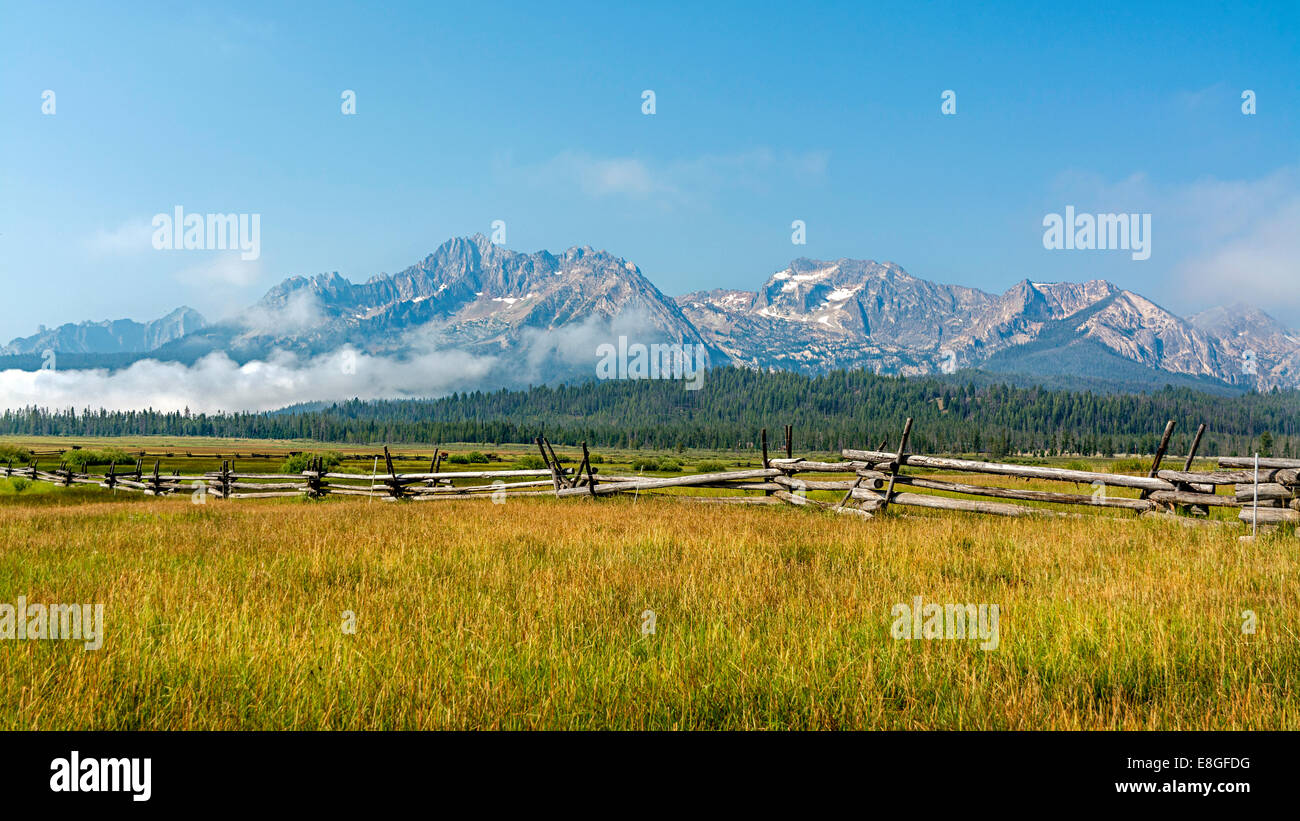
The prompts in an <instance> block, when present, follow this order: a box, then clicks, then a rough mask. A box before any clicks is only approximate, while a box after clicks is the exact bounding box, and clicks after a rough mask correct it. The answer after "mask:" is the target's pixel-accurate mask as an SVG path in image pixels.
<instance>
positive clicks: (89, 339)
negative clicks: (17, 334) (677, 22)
mask: <svg viewBox="0 0 1300 821" xmlns="http://www.w3.org/2000/svg"><path fill="white" fill-rule="evenodd" d="M203 326H204V319H203V316H202V315H201V314H200V313H199V312H198V311H196V310H194V309H193V308H188V307H184V306H182V307H180V308H177V309H176V310H174V311H172V312H171V313H169V314H167V315H166V316H164V317H161V318H160V319H155V320H153V321H152V322H143V323H142V322H136V321H134V320H131V319H116V320H107V319H106V320H104V321H102V322H78V323H72V322H69V323H67V324H65V325H60V326H59V327H57V328H53V329H48V330H47V329H45V328H42V329H41V330H39V331H38V332H37V333H35V334H33V335H32V336H28V337H22V338H19V339H14V340H12V341H11V342H10V343H9V344H8V345H5V346H4V347H2V348H0V356H20V355H23V354H40V353H42V352H43V351H46V350H52V351H54V352H55V353H78V354H121V353H146V352H149V351H153V350H156V349H157V348H159V347H161V346H163V345H165V344H167V343H168V342H170V341H172V340H174V339H179V338H181V337H182V336H185V335H186V334H188V333H193V332H194V331H197V330H199V329H201V328H202V327H203Z"/></svg>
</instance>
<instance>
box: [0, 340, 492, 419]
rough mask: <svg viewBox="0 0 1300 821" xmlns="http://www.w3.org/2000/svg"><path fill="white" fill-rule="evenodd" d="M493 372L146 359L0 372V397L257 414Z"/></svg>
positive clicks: (417, 365) (288, 357) (418, 365)
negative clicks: (118, 366)
mask: <svg viewBox="0 0 1300 821" xmlns="http://www.w3.org/2000/svg"><path fill="white" fill-rule="evenodd" d="M494 365H495V362H494V360H493V358H491V357H475V356H472V355H470V354H466V353H462V352H459V351H444V352H440V353H439V354H436V355H424V356H418V357H413V358H411V359H410V360H407V361H397V360H395V359H391V358H386V357H374V356H368V355H366V354H364V353H357V352H355V351H352V350H350V349H341V350H338V351H334V352H332V353H329V354H324V355H321V356H317V357H312V358H301V357H297V356H295V355H293V354H289V353H283V352H277V353H275V354H273V355H272V356H270V357H268V358H267V359H266V360H265V361H254V362H248V363H246V364H244V365H240V364H238V363H236V362H235V361H234V360H232V359H231V358H230V357H228V356H227V355H226V354H225V353H221V352H218V353H213V354H209V355H208V356H205V357H203V358H202V359H200V360H199V361H198V362H196V363H194V365H192V366H190V365H183V364H181V363H178V362H159V361H157V360H153V359H147V360H142V361H140V362H136V363H135V364H133V365H131V366H130V367H128V368H124V369H122V370H119V371H116V372H111V373H110V372H109V371H107V370H64V371H59V370H52V371H50V370H45V371H17V370H8V371H0V395H3V397H4V399H3V403H4V407H6V408H21V407H28V406H32V405H36V406H40V407H48V408H66V407H78V408H81V407H85V406H87V405H89V406H91V407H93V408H101V407H102V408H106V409H108V410H140V409H144V408H153V409H154V410H164V411H178V410H183V409H184V408H189V409H190V410H191V411H195V412H206V413H213V412H216V411H223V410H224V411H240V410H244V411H264V410H275V409H276V408H282V407H284V406H286V405H292V404H295V403H298V402H311V401H316V400H342V399H351V398H353V397H358V398H361V399H382V398H411V397H426V396H439V395H442V394H445V393H448V392H450V391H451V390H454V389H455V388H456V387H459V386H461V385H463V384H465V383H466V382H467V381H472V380H474V379H475V378H476V377H480V378H481V377H482V376H484V375H486V374H487V373H488V372H489V371H490V370H491V369H492V368H493V366H494Z"/></svg>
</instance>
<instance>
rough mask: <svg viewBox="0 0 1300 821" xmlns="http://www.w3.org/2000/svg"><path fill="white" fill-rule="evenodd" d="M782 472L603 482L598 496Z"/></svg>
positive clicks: (566, 491) (568, 492)
mask: <svg viewBox="0 0 1300 821" xmlns="http://www.w3.org/2000/svg"><path fill="white" fill-rule="evenodd" d="M780 475H781V471H779V470H777V469H776V468H770V469H768V470H736V471H730V472H727V473H698V474H696V475H694V476H674V477H667V478H664V479H641V480H639V481H636V482H603V483H601V484H598V485H596V487H595V491H596V494H597V495H604V494H606V493H623V492H627V491H634V490H656V489H659V488H668V487H689V486H691V485H707V484H709V483H710V482H724V481H727V480H729V479H770V478H773V477H776V476H780ZM578 494H581V495H584V496H585V495H587V489H586V488H581V487H574V488H561V489H560V490H558V491H556V495H557V496H574V495H578Z"/></svg>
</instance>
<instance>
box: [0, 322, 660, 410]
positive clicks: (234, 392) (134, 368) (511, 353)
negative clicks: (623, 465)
mask: <svg viewBox="0 0 1300 821" xmlns="http://www.w3.org/2000/svg"><path fill="white" fill-rule="evenodd" d="M290 304H291V305H292V304H293V301H292V300H291V301H290ZM301 310H302V311H303V313H302V316H304V317H306V316H308V315H309V312H310V311H311V310H312V306H311V303H310V302H307V301H304V302H302V303H301ZM286 313H288V314H292V310H289V311H286V312H278V313H274V314H272V313H267V314H266V315H265V316H263V317H261V319H265V320H266V321H275V319H276V318H279V319H281V320H283V317H284V315H285V314H286ZM253 319H257V317H253ZM281 330H282V331H283V327H281ZM439 331H440V329H439V328H437V327H436V326H425V327H423V328H419V329H416V330H415V331H413V332H412V334H411V335H409V336H408V338H407V340H406V342H407V344H406V345H405V346H404V348H405V350H407V351H409V352H410V353H408V354H407V355H405V356H401V357H398V356H377V355H372V354H368V353H364V352H361V351H358V350H355V349H353V348H351V347H342V348H339V349H338V350H334V351H331V352H330V353H326V354H320V355H318V356H310V357H308V356H299V355H296V354H293V353H288V352H284V351H276V352H274V353H273V354H271V355H270V356H268V357H267V358H266V359H265V360H257V361H252V362H248V363H245V364H243V365H240V364H239V363H237V362H235V361H234V360H232V359H231V358H230V357H229V356H227V355H226V354H225V353H224V352H217V353H212V354H209V355H208V356H205V357H203V358H202V359H200V360H198V361H197V362H195V363H194V364H193V365H184V364H181V363H178V362H160V361H157V360H152V359H149V360H142V361H139V362H136V363H134V364H132V365H131V366H130V367H127V368H123V369H121V370H118V371H114V372H110V371H108V370H42V371H19V370H7V371H0V409H6V408H8V409H13V408H23V407H29V406H33V405H34V406H38V407H45V408H68V407H75V408H78V409H82V408H86V407H90V408H94V409H98V408H101V407H102V408H105V409H108V410H140V409H144V408H153V409H154V410H162V411H180V410H184V409H185V408H188V409H190V410H191V411H193V412H196V413H198V412H204V413H214V412H218V411H267V410H276V409H278V408H283V407H285V406H288V405H293V404H298V403H302V402H316V401H342V400H346V399H352V398H360V399H413V398H429V397H438V396H443V395H446V394H448V393H451V392H452V391H463V390H475V389H491V388H498V387H523V386H526V385H529V384H541V383H544V382H548V381H551V380H553V379H556V378H565V377H568V378H573V377H578V378H582V377H587V378H590V377H594V376H595V373H596V372H595V366H596V362H597V360H598V358H599V357H598V354H597V348H598V347H599V346H600V345H601V344H603V343H611V342H614V341H616V340H617V338H618V337H619V335H623V336H628V337H630V338H632V339H633V340H635V341H641V342H644V343H647V344H648V343H651V342H665V341H674V340H670V339H669V338H668V336H667V335H666V334H665V333H664V332H662V331H658V330H656V329H655V323H654V322H653V321H652V320H651V318H650V317H649V315H648V314H647V313H645V312H644V311H638V310H631V311H627V312H624V313H623V314H620V315H619V316H617V317H614V318H613V319H608V318H603V317H591V318H588V319H587V320H584V321H583V322H581V323H577V324H575V325H570V326H566V327H563V328H555V329H543V328H531V329H526V330H525V331H523V332H522V333H521V334H520V337H519V341H518V342H517V343H516V344H513V345H510V346H508V347H502V348H499V349H497V350H494V351H492V352H486V351H485V352H478V353H471V352H469V351H466V350H460V349H457V348H454V347H449V346H441V347H440V345H441V344H442V343H443V342H444V340H441V339H440V338H439Z"/></svg>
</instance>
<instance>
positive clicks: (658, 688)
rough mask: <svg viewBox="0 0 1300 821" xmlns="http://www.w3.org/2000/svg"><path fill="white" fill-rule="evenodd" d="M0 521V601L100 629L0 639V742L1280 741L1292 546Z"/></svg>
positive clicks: (485, 507) (184, 516) (292, 507)
mask: <svg viewBox="0 0 1300 821" xmlns="http://www.w3.org/2000/svg"><path fill="white" fill-rule="evenodd" d="M7 498H8V499H9V501H6V502H5V503H4V504H3V505H0V602H10V603H12V602H13V601H14V599H15V597H16V596H18V595H25V596H26V597H27V599H28V601H30V602H89V603H94V602H99V603H103V604H104V605H105V608H104V609H105V632H106V634H107V635H106V638H105V641H104V645H103V648H102V649H100V650H98V651H93V652H88V651H85V650H83V649H82V646H81V644H80V643H78V642H58V641H0V668H3V670H4V675H3V676H0V729H28V728H32V729H36V728H39V729H92V728H93V729H235V728H244V729H254V728H257V729H265V728H292V729H325V728H344V729H369V728H421V729H431V728H512V729H513V728H566V729H596V728H602V729H603V728H618V729H668V728H675V729H701V728H709V729H721V728H748V729H754V728H768V729H778V728H798V729H847V728H872V729H884V728H901V729H912V728H948V729H1055V728H1060V729H1084V728H1142V729H1219V728H1287V729H1297V728H1300V699H1298V698H1297V697H1298V695H1300V687H1298V685H1300V643H1298V642H1297V637H1296V624H1297V621H1298V618H1297V617H1298V616H1300V604H1298V603H1297V596H1296V586H1295V579H1296V578H1297V571H1300V566H1298V565H1300V558H1298V555H1297V551H1296V549H1295V542H1294V539H1293V538H1289V539H1288V538H1279V537H1273V538H1271V539H1262V540H1261V541H1259V542H1256V543H1253V544H1246V543H1242V542H1239V541H1238V540H1237V533H1238V530H1236V529H1233V528H1222V529H1220V528H1205V529H1190V528H1183V527H1179V526H1177V525H1170V524H1167V523H1163V522H1152V521H1147V520H1139V519H1136V518H1125V519H1119V520H1116V519H1109V518H1101V517H1090V518H1087V519H1079V520H1068V521H1052V522H1043V521H1028V520H1004V519H993V518H988V519H985V518H977V517H974V516H969V515H947V514H938V515H919V516H908V517H895V516H885V517H878V518H876V519H874V520H871V521H859V520H856V519H847V518H845V517H838V516H833V515H828V514H824V513H819V512H816V511H811V510H797V509H792V508H774V509H769V508H744V507H740V508H736V507H727V508H723V509H719V508H715V507H713V506H707V505H698V504H692V503H690V502H687V501H684V500H673V499H654V498H646V497H642V498H640V499H639V500H633V499H628V498H612V499H601V500H596V501H592V500H585V499H583V500H560V501H557V500H552V499H546V498H520V499H510V500H508V501H507V502H506V504H502V505H496V504H492V503H491V502H490V501H488V500H486V499H484V500H475V501H466V500H460V501H455V502H427V503H417V504H384V503H369V502H364V501H338V500H335V501H332V502H329V503H326V504H318V505H300V504H291V503H284V502H280V501H279V500H276V501H269V502H248V501H245V502H242V503H221V502H216V501H213V502H210V503H208V504H206V505H193V504H190V503H189V502H188V501H186V500H184V499H161V500H152V499H141V498H138V497H137V498H133V499H131V500H129V501H123V502H112V501H103V500H100V501H98V502H97V503H95V504H88V503H87V502H86V500H85V499H78V498H77V497H72V496H68V497H63V498H65V499H67V501H66V502H65V503H64V504H59V505H52V504H46V505H36V504H28V503H26V502H22V501H15V498H16V497H12V496H11V497H7ZM47 498H48V497H47ZM918 595H919V596H923V597H924V599H925V600H926V601H927V602H953V603H966V602H971V603H990V604H997V605H998V606H999V608H1000V614H1001V622H1000V633H1001V644H1000V646H999V647H998V649H996V650H993V651H987V652H986V651H982V650H980V649H978V647H977V642H972V641H963V640H933V641H908V640H901V641H900V640H895V639H893V638H892V637H891V636H890V631H889V627H890V624H891V621H892V617H891V615H890V610H891V607H892V606H893V605H894V604H895V603H897V602H911V600H912V597H913V596H918ZM647 609H650V610H653V611H654V612H655V614H656V619H655V627H656V630H655V633H654V634H651V635H642V615H641V614H642V613H643V611H645V610H647ZM1245 610H1253V611H1254V612H1255V613H1256V614H1257V615H1258V631H1257V632H1256V633H1254V634H1253V635H1252V634H1245V633H1243V632H1242V615H1241V614H1242V612H1243V611H1245ZM345 611H351V612H352V613H353V614H355V619H356V621H355V624H356V631H355V633H354V634H349V633H347V632H345V631H344V629H343V626H344V619H345Z"/></svg>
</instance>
